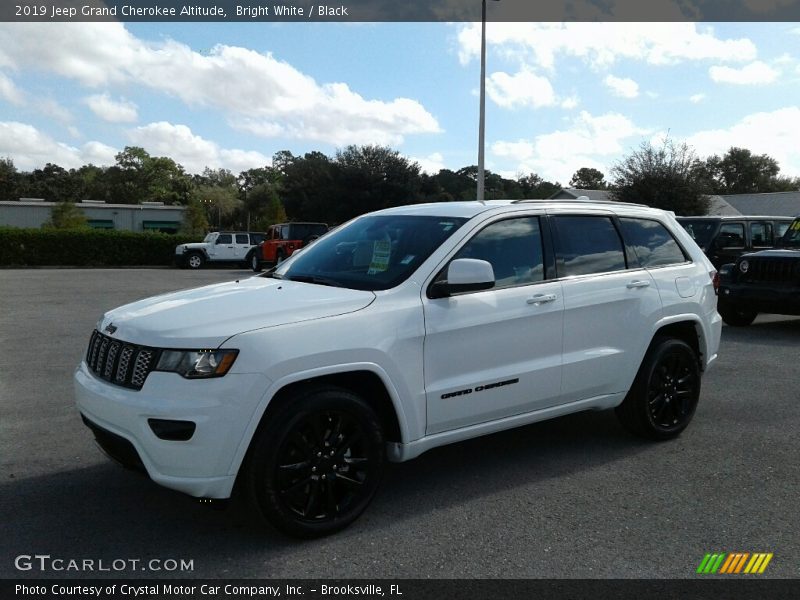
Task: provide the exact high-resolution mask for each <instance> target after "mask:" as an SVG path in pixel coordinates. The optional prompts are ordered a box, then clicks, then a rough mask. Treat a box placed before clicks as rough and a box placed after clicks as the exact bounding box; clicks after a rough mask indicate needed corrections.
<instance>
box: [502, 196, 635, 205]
mask: <svg viewBox="0 0 800 600" xmlns="http://www.w3.org/2000/svg"><path fill="white" fill-rule="evenodd" d="M581 198H586V196H581V197H580V198H527V199H524V200H513V201H512V202H511V204H525V203H528V202H530V203H534V202H550V203H556V202H571V203H575V204H613V205H615V206H641V207H642V208H650V207H649V206H647V204H636V203H634V202H617V201H616V200H591V199H588V198H587V199H586V200H582V199H581Z"/></svg>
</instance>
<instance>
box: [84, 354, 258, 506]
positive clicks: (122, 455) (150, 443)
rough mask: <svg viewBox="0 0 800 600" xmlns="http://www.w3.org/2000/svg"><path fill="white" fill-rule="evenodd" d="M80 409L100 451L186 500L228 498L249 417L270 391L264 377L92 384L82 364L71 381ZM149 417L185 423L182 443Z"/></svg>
mask: <svg viewBox="0 0 800 600" xmlns="http://www.w3.org/2000/svg"><path fill="white" fill-rule="evenodd" d="M74 387H75V398H76V404H77V406H78V410H79V411H80V413H81V416H82V417H83V419H84V422H86V421H88V422H87V423H86V425H87V426H88V427H89V428H90V429H92V431H93V432H94V433H95V437H96V439H97V441H98V443H99V445H100V446H101V448H103V450H104V451H105V452H106V453H107V454H109V455H110V456H111V457H112V458H114V459H116V460H118V461H119V462H121V463H123V464H125V465H126V466H130V467H134V468H137V467H139V468H141V467H143V468H144V470H145V471H146V472H147V474H148V476H149V477H150V478H151V479H152V480H153V481H155V482H156V483H158V484H160V485H163V486H164V487H168V488H171V489H175V490H178V491H181V492H184V493H187V494H189V495H191V496H197V497H203V498H228V497H229V496H230V494H231V490H232V489H233V484H234V481H235V480H236V473H237V471H238V468H239V463H240V459H241V456H242V455H243V453H244V449H246V446H247V444H248V443H249V439H248V440H245V439H244V437H245V433H246V432H247V431H248V430H249V426H250V423H251V421H252V419H253V416H254V412H255V410H256V408H257V406H258V404H259V402H260V401H261V398H262V396H263V394H264V391H265V390H266V389H267V387H268V380H267V379H266V377H264V376H263V375H257V374H233V373H229V374H228V375H226V376H225V377H220V378H216V379H205V380H188V379H184V378H182V377H181V376H180V375H177V374H174V373H160V372H154V373H150V375H149V376H148V377H147V380H146V381H145V384H144V386H143V387H142V389H141V390H140V391H133V390H129V389H126V388H122V387H119V386H115V385H113V384H110V383H108V382H106V381H103V380H102V379H98V378H97V377H95V375H94V374H93V373H92V372H91V371H89V369H88V368H87V366H86V363H85V362H81V364H80V365H79V366H78V368H77V369H76V371H75V377H74ZM150 419H167V420H179V421H190V422H192V423H195V425H196V427H195V430H194V433H193V434H192V435H191V437H190V438H189V439H188V440H186V441H174V440H165V439H161V438H159V437H158V436H157V435H156V434H155V432H154V431H153V428H152V427H151V425H150V423H149V420H150Z"/></svg>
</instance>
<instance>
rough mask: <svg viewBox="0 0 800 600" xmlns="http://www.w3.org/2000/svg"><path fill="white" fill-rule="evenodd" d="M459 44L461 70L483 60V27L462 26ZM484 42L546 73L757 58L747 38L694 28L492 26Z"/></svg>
mask: <svg viewBox="0 0 800 600" xmlns="http://www.w3.org/2000/svg"><path fill="white" fill-rule="evenodd" d="M457 38H458V45H459V60H460V61H461V63H462V64H467V63H468V62H469V61H471V60H473V59H475V58H479V57H480V23H469V24H465V25H461V26H459V30H458V34H457ZM486 40H487V46H488V49H487V52H494V53H499V54H500V55H501V56H504V57H505V58H512V59H517V60H519V61H520V62H521V63H522V64H528V65H538V66H540V67H544V68H548V69H551V68H553V67H554V65H555V61H556V58H557V57H558V56H561V55H563V56H573V57H579V58H581V59H583V60H584V61H586V62H587V63H589V64H591V65H593V66H595V67H607V66H609V65H612V64H613V63H614V62H616V61H617V60H619V59H623V58H625V59H630V60H636V61H643V62H646V63H648V64H651V65H672V64H679V63H682V62H685V61H698V60H715V61H721V62H744V61H749V60H754V59H755V57H756V53H757V51H756V46H755V44H753V42H752V41H751V40H749V39H747V38H739V39H720V38H719V37H717V36H716V34H715V33H714V30H713V29H712V28H710V27H699V26H698V24H696V23H666V22H665V23H588V22H583V23H578V22H570V23H490V24H488V25H487V27H486Z"/></svg>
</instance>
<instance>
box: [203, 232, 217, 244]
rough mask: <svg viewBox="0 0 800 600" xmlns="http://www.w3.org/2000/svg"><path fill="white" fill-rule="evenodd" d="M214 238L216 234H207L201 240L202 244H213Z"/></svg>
mask: <svg viewBox="0 0 800 600" xmlns="http://www.w3.org/2000/svg"><path fill="white" fill-rule="evenodd" d="M215 237H217V234H216V233H209V234H208V235H207V236H206V237H205V238H203V241H204V242H213V241H214V238H215Z"/></svg>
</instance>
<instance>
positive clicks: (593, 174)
mask: <svg viewBox="0 0 800 600" xmlns="http://www.w3.org/2000/svg"><path fill="white" fill-rule="evenodd" d="M569 185H570V186H571V187H574V188H578V189H579V190H604V189H606V188H607V187H608V184H607V183H606V176H605V175H604V174H603V173H602V171H598V170H597V169H593V168H592V167H582V168H580V169H578V170H577V171H575V174H574V175H573V176H572V179H570V181H569Z"/></svg>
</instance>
